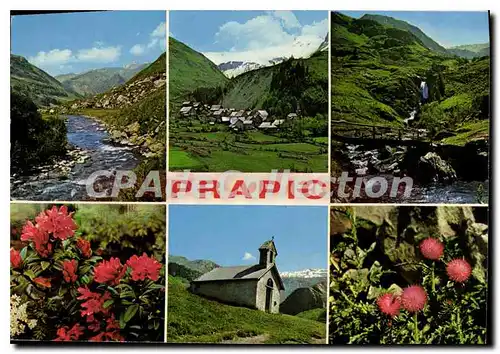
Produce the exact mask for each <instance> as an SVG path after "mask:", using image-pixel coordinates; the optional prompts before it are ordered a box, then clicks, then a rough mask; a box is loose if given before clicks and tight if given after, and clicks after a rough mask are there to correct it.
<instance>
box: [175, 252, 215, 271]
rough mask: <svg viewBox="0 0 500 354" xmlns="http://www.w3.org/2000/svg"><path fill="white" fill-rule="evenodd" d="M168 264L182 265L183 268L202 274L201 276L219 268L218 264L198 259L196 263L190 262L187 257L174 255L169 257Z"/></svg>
mask: <svg viewBox="0 0 500 354" xmlns="http://www.w3.org/2000/svg"><path fill="white" fill-rule="evenodd" d="M168 262H169V263H176V264H180V265H182V266H185V267H187V268H190V269H192V270H195V271H197V272H200V273H201V274H205V273H207V272H210V271H211V270H212V269H214V268H218V267H219V265H218V264H216V263H214V262H212V261H209V260H206V259H196V260H194V261H190V260H189V259H187V258H186V257H182V256H172V255H170V256H168Z"/></svg>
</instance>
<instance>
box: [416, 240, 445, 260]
mask: <svg viewBox="0 0 500 354" xmlns="http://www.w3.org/2000/svg"><path fill="white" fill-rule="evenodd" d="M443 251H444V245H443V244H442V243H441V241H439V240H437V239H435V238H432V237H429V238H426V239H425V240H423V241H422V242H421V243H420V252H422V255H423V256H424V257H425V258H427V259H432V260H434V261H437V260H438V259H439V258H441V256H442V255H443Z"/></svg>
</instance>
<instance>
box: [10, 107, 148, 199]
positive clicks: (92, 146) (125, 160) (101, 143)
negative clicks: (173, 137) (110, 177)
mask: <svg viewBox="0 0 500 354" xmlns="http://www.w3.org/2000/svg"><path fill="white" fill-rule="evenodd" d="M66 127H67V140H68V143H70V144H71V145H73V146H75V147H77V148H80V149H83V150H85V151H86V152H87V153H88V155H89V158H88V159H87V160H86V161H85V162H84V163H78V164H76V165H75V166H74V167H73V168H72V169H71V171H70V173H69V174H68V176H67V178H64V179H61V177H60V176H57V174H56V176H55V177H54V176H51V173H50V172H51V171H48V172H47V173H41V174H38V175H34V176H26V177H20V178H16V179H17V180H18V183H16V184H15V186H12V184H11V198H12V199H14V200H20V199H21V200H47V201H49V200H64V201H67V200H86V199H89V197H88V195H87V191H86V181H87V179H88V177H89V176H90V175H91V174H92V173H93V172H96V171H100V170H108V171H116V170H131V169H133V168H135V167H136V166H137V165H138V164H139V161H140V160H139V158H138V155H137V154H136V153H134V151H133V150H132V148H131V147H126V146H115V145H113V144H111V143H110V142H109V134H108V132H107V131H106V130H105V127H104V126H103V125H101V124H100V123H98V122H96V121H94V120H92V119H89V118H87V117H84V116H68V117H67V122H66ZM21 181H22V182H21Z"/></svg>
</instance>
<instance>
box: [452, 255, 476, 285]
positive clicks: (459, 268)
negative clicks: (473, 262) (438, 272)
mask: <svg viewBox="0 0 500 354" xmlns="http://www.w3.org/2000/svg"><path fill="white" fill-rule="evenodd" d="M446 273H448V276H449V277H450V279H451V280H453V281H455V282H457V283H464V282H466V281H467V279H469V277H470V275H471V273H472V267H471V266H470V264H469V263H468V262H467V261H466V260H465V259H461V258H457V259H454V260H452V261H450V262H449V263H448V264H447V265H446Z"/></svg>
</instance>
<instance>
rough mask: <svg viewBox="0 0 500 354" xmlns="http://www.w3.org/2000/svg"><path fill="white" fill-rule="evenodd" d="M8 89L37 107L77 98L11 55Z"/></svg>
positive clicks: (40, 72)
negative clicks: (24, 97)
mask: <svg viewBox="0 0 500 354" xmlns="http://www.w3.org/2000/svg"><path fill="white" fill-rule="evenodd" d="M10 87H11V91H13V92H14V93H18V94H21V95H25V96H27V97H29V98H30V99H31V100H32V101H33V102H34V103H35V104H36V105H37V106H39V107H40V106H49V105H50V104H57V103H59V102H60V101H68V100H71V99H75V98H76V97H77V96H78V95H77V94H76V93H75V92H72V91H70V90H67V89H66V88H65V87H63V85H62V84H61V83H60V82H59V81H57V80H56V79H55V78H53V77H52V76H50V75H49V74H47V73H46V72H45V71H43V70H41V69H39V68H37V67H36V66H34V65H32V64H30V63H29V62H28V61H27V60H26V59H25V58H23V57H21V56H19V55H13V54H11V55H10Z"/></svg>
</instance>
